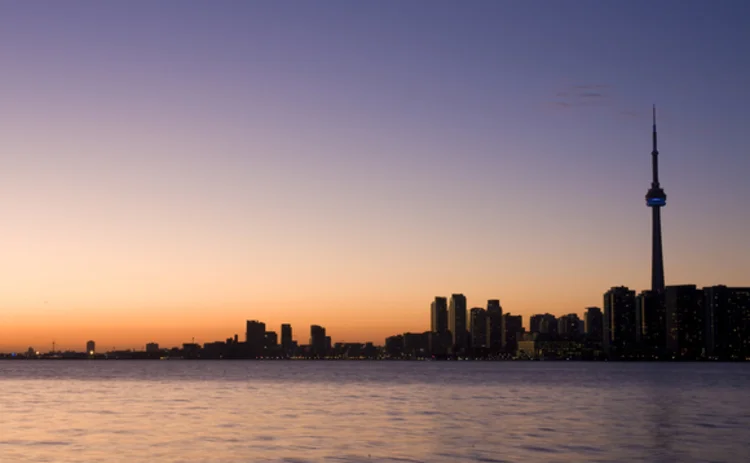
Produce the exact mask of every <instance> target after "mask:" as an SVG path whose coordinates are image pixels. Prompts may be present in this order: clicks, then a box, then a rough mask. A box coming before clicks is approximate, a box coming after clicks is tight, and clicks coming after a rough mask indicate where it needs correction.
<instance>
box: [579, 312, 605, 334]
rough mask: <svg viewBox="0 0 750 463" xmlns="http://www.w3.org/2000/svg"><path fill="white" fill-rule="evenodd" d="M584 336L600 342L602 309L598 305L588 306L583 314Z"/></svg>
mask: <svg viewBox="0 0 750 463" xmlns="http://www.w3.org/2000/svg"><path fill="white" fill-rule="evenodd" d="M583 321H584V325H585V330H586V337H587V338H588V339H589V340H590V341H593V342H602V328H603V323H604V321H603V318H602V309H600V308H599V307H588V308H587V309H586V313H585V314H584V315H583Z"/></svg>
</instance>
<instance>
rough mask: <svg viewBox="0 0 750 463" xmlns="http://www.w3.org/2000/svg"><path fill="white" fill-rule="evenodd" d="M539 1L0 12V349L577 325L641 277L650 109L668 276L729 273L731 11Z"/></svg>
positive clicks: (738, 221) (737, 169) (738, 161)
mask: <svg viewBox="0 0 750 463" xmlns="http://www.w3.org/2000/svg"><path fill="white" fill-rule="evenodd" d="M678 5H679V6H678ZM547 8H548V9H549V10H550V14H549V15H547V16H545V17H540V16H539V15H538V14H537V13H538V11H537V10H536V8H535V7H534V6H532V5H514V7H512V8H511V7H509V6H506V5H502V4H496V3H481V2H480V3H478V4H477V5H476V7H475V8H458V7H456V6H453V5H451V4H450V3H441V2H436V3H435V4H431V5H429V6H428V5H426V4H423V3H422V4H419V3H417V4H412V5H401V4H397V3H387V5H383V6H381V5H379V6H375V5H358V6H357V7H356V8H354V7H353V8H351V9H344V8H334V7H332V6H328V7H326V6H321V7H318V6H313V5H296V7H295V8H294V9H289V10H287V9H284V8H283V7H281V6H276V5H270V4H254V5H250V4H245V5H242V4H240V5H237V4H230V3H217V4H212V5H211V8H208V7H207V6H206V7H202V6H200V5H196V4H192V5H186V6H183V5H182V4H178V3H171V2H163V3H162V6H161V7H160V8H158V9H149V8H146V7H145V6H143V4H140V5H139V4H136V5H129V6H127V7H125V6H124V5H116V4H111V5H98V6H92V5H90V4H83V3H75V2H73V3H71V4H68V5H66V6H65V7H59V8H54V7H50V8H49V9H47V10H46V11H45V12H41V11H39V10H37V9H36V8H34V7H33V5H32V6H30V5H26V4H22V3H17V4H16V3H12V4H4V5H2V6H1V7H0V43H5V44H10V43H12V44H13V46H12V47H7V46H0V63H2V64H3V69H5V70H7V72H6V73H5V75H4V80H3V84H2V85H0V99H1V100H2V101H3V107H4V111H3V114H2V115H1V116H0V151H2V152H4V153H12V156H7V157H6V158H4V160H3V162H2V164H1V165H0V175H2V178H0V196H1V197H2V198H3V199H4V201H3V202H2V206H0V210H1V211H2V217H3V221H4V222H3V230H4V235H3V236H4V245H3V264H2V266H0V351H7V350H21V349H26V348H27V347H28V345H29V344H31V345H34V346H46V345H51V342H52V341H53V340H54V341H56V343H57V344H58V346H61V348H65V347H66V346H70V347H72V348H77V347H78V346H80V345H81V343H83V342H85V341H86V340H88V339H95V340H97V342H98V343H99V344H100V345H102V346H105V345H107V346H108V345H112V346H123V347H128V346H130V347H139V346H142V345H143V344H145V343H146V342H149V341H151V340H153V339H156V338H159V340H160V342H163V343H164V344H167V345H169V344H173V345H178V344H180V343H181V342H184V341H185V340H186V339H191V338H193V337H195V338H196V340H202V341H203V342H206V341H212V340H215V339H223V338H224V337H226V336H227V334H228V333H229V332H231V333H234V332H236V328H234V327H235V326H236V325H237V323H238V322H241V321H242V320H245V319H246V318H248V317H254V318H258V319H262V320H264V321H265V322H266V323H267V324H269V325H273V326H279V325H281V323H286V322H288V323H291V324H292V325H293V326H306V325H311V324H320V325H321V326H325V327H326V328H327V330H328V332H329V333H330V334H331V335H332V336H333V337H334V339H336V340H340V341H366V340H372V341H375V342H378V340H380V339H383V338H385V337H387V336H390V335H391V334H392V333H393V332H394V331H397V330H401V331H414V332H418V331H424V329H426V328H427V327H428V326H429V323H430V321H429V320H427V319H426V318H425V317H424V310H425V308H424V307H425V304H426V302H425V301H429V300H431V298H433V297H434V295H436V294H442V295H444V296H449V295H450V294H452V293H453V292H463V293H464V294H467V295H469V301H468V305H467V306H466V310H469V309H470V308H471V307H474V302H476V301H487V300H490V299H498V298H499V299H500V302H501V304H502V306H503V309H504V310H505V311H507V312H510V313H513V314H518V315H522V316H523V317H524V321H526V320H527V319H528V317H529V316H530V315H532V314H535V313H538V312H550V313H557V314H567V313H577V314H579V316H580V315H581V314H582V310H584V308H586V307H589V306H600V305H601V291H602V288H609V287H611V286H612V285H613V284H626V285H627V286H629V287H631V288H640V289H647V288H650V287H651V285H650V284H649V281H650V278H651V276H650V275H649V266H648V263H647V261H648V260H649V259H650V257H651V254H652V249H651V246H649V244H650V243H651V239H652V236H651V230H652V227H651V223H650V219H651V217H649V216H648V215H646V214H644V212H643V204H642V202H640V201H642V199H641V200H640V201H639V199H638V198H643V190H642V188H643V181H644V179H645V178H646V175H648V172H649V169H650V168H651V165H649V162H648V160H647V159H648V156H647V153H648V136H647V131H648V124H649V122H650V118H651V112H650V108H651V105H652V104H653V103H654V102H656V103H657V104H658V106H659V130H660V131H661V135H662V137H661V140H660V141H661V142H662V150H663V153H664V154H663V155H662V156H659V157H660V158H661V159H660V161H661V164H662V166H663V167H664V169H663V172H661V173H660V180H662V181H663V182H664V183H665V184H666V185H667V186H668V188H669V190H670V207H669V208H665V209H664V211H662V212H664V217H661V219H662V220H663V226H664V230H663V232H664V236H665V237H668V239H665V240H664V243H663V253H664V255H665V256H667V260H666V262H665V264H666V265H665V274H666V285H676V284H683V283H693V284H698V286H701V287H703V286H712V285H717V284H726V285H728V286H744V285H746V284H747V281H746V278H747V275H750V249H749V248H748V247H747V246H746V245H745V244H746V239H745V237H744V234H745V230H746V229H747V228H748V227H749V226H750V223H748V221H749V220H750V185H749V184H748V183H747V182H746V181H745V179H744V176H745V174H744V173H745V172H747V171H749V170H750V159H748V158H747V156H744V153H745V151H746V147H745V144H746V140H745V136H744V130H745V128H744V120H745V116H744V115H745V112H746V108H747V106H748V105H749V104H750V96H747V95H746V92H744V86H745V82H746V81H747V80H748V79H750V66H749V65H748V63H746V62H744V61H742V60H737V59H736V56H742V55H743V53H742V51H743V49H744V48H747V47H749V46H750V45H748V44H750V32H749V31H748V30H747V29H746V28H743V27H742V24H741V21H740V18H742V17H747V14H748V13H750V12H748V11H747V10H748V6H747V5H745V4H741V3H734V4H730V3H727V4H722V5H721V6H717V7H712V8H708V7H706V6H705V5H704V4H703V3H700V2H681V3H679V4H671V3H669V2H663V3H660V4H659V5H656V6H653V5H651V4H650V3H647V2H632V3H629V4H628V5H605V4H600V3H596V2H593V3H590V4H589V8H585V9H583V10H584V11H579V10H576V11H573V10H572V9H569V8H566V7H565V6H563V5H555V4H552V3H550V4H548V5H547ZM291 10H293V11H291ZM92 18H96V21H92V20H91V19H92ZM175 18H179V19H175ZM520 24H523V26H522V27H521V26H519V25H520ZM530 25H532V26H533V27H530ZM665 26H669V27H665ZM540 30H541V31H545V34H541V35H545V36H547V35H549V36H551V37H557V40H554V41H551V40H549V39H545V38H543V37H541V35H540V34H539V33H538V31H540ZM634 30H637V31H638V34H634V33H633V31H634ZM574 31H575V32H574ZM696 31H697V32H696ZM571 50H575V51H576V53H573V54H571V53H570V52H571ZM685 50H690V52H689V53H687V52H686V51H685ZM738 53H739V55H738ZM744 55H750V50H748V53H745V54H744ZM560 56H565V57H566V58H565V59H562V58H560ZM591 56H594V57H599V59H594V60H591V59H590V58H589V57H591ZM311 57H316V58H315V59H312V58H311ZM584 57H585V59H584ZM654 141H655V140H654ZM655 150H656V147H655V146H654V151H655ZM654 159H655V156H654ZM653 210H655V211H658V210H659V208H653ZM696 211H698V212H696ZM472 301H474V302H472Z"/></svg>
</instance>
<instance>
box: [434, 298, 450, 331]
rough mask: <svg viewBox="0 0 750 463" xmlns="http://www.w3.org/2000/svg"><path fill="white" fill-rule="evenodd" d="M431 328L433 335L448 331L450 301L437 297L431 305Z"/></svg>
mask: <svg viewBox="0 0 750 463" xmlns="http://www.w3.org/2000/svg"><path fill="white" fill-rule="evenodd" d="M430 328H431V331H432V332H433V333H445V332H446V331H448V300H447V299H446V298H444V297H436V298H435V300H434V301H432V303H431V304H430Z"/></svg>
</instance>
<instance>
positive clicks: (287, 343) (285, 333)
mask: <svg viewBox="0 0 750 463" xmlns="http://www.w3.org/2000/svg"><path fill="white" fill-rule="evenodd" d="M281 348H282V349H283V350H284V354H286V355H291V353H292V325H290V324H289V323H284V324H283V325H281Z"/></svg>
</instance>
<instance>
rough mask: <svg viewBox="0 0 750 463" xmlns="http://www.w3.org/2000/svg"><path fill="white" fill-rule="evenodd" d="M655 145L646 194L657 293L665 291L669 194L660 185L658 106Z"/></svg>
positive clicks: (652, 269) (654, 114)
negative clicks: (664, 219)
mask: <svg viewBox="0 0 750 463" xmlns="http://www.w3.org/2000/svg"><path fill="white" fill-rule="evenodd" d="M653 118H654V125H653V144H654V148H653V150H652V151H651V168H652V171H653V179H652V180H651V188H650V189H649V190H648V193H646V206H648V207H650V208H651V214H652V216H651V217H652V219H651V220H652V222H653V223H652V225H653V230H652V243H651V290H652V291H655V292H657V293H662V292H663V291H664V258H663V256H662V252H661V208H662V207H664V206H666V205H667V194H666V193H664V190H662V188H661V186H660V185H659V151H658V150H657V149H656V105H654V108H653Z"/></svg>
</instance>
